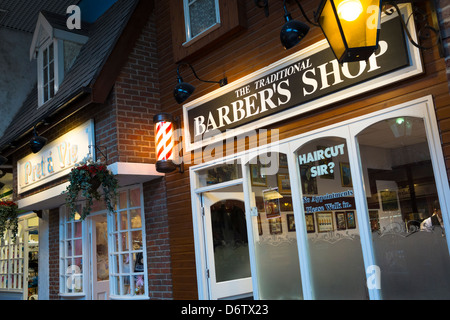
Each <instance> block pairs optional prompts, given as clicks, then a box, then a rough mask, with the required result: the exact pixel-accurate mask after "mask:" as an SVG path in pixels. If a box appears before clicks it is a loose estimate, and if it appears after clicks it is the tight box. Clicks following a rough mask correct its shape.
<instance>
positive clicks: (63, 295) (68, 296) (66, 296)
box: [59, 292, 86, 298]
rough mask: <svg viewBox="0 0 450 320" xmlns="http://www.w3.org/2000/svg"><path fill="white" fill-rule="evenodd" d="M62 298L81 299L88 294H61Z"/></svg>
mask: <svg viewBox="0 0 450 320" xmlns="http://www.w3.org/2000/svg"><path fill="white" fill-rule="evenodd" d="M59 296H60V297H63V298H80V297H85V296H86V294H85V293H82V292H80V293H59Z"/></svg>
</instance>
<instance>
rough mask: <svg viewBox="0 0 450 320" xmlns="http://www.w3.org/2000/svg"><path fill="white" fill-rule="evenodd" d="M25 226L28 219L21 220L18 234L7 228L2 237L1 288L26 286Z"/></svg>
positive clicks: (0, 259) (0, 253) (0, 248)
mask: <svg viewBox="0 0 450 320" xmlns="http://www.w3.org/2000/svg"><path fill="white" fill-rule="evenodd" d="M24 224H25V225H24ZM24 227H25V228H26V220H25V221H24V220H22V221H20V222H19V225H18V233H17V235H13V234H12V233H11V230H6V231H5V234H4V235H3V237H2V238H1V242H0V289H22V288H23V287H24V286H23V268H24ZM14 238H15V241H14Z"/></svg>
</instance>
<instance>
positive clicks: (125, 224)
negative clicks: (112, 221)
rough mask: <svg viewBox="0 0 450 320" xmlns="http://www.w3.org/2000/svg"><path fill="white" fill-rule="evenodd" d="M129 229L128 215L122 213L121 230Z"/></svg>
mask: <svg viewBox="0 0 450 320" xmlns="http://www.w3.org/2000/svg"><path fill="white" fill-rule="evenodd" d="M127 229H128V214H127V212H126V211H122V212H120V230H127Z"/></svg>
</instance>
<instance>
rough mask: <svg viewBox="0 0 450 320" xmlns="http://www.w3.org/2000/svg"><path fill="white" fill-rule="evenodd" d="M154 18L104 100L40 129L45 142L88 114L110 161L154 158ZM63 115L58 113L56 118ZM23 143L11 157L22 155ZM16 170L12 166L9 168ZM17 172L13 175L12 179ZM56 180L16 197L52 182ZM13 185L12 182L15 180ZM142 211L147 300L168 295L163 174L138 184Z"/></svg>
mask: <svg viewBox="0 0 450 320" xmlns="http://www.w3.org/2000/svg"><path fill="white" fill-rule="evenodd" d="M155 33H156V30H155V25H154V18H153V16H151V17H150V18H149V20H148V23H147V24H146V26H145V28H144V29H143V30H142V32H141V34H140V36H139V38H138V40H137V42H136V43H135V45H134V47H133V49H132V51H131V53H130V55H129V56H128V58H127V61H126V63H125V64H124V65H123V66H122V67H121V72H120V75H119V77H118V78H117V81H116V82H115V85H114V87H113V89H112V91H111V93H110V95H109V96H108V98H107V101H106V102H105V103H104V104H90V105H88V106H86V107H85V108H84V109H82V111H79V112H76V113H74V114H70V115H69V116H68V117H67V118H65V119H64V120H62V121H61V122H60V123H58V124H57V125H56V126H54V127H49V128H46V130H45V131H44V129H45V128H44V127H42V128H44V129H42V133H40V134H42V135H44V136H45V137H46V138H48V140H49V141H52V140H54V139H56V138H57V137H59V136H61V135H63V134H64V133H66V132H68V131H70V130H72V129H73V128H75V127H77V126H79V125H80V124H82V123H84V122H85V121H87V120H89V119H94V123H95V140H96V145H97V146H98V147H99V148H100V150H101V151H102V152H103V153H104V154H106V155H107V157H108V164H111V163H115V162H127V163H151V162H154V158H155V155H154V133H153V131H154V130H153V116H154V115H155V114H156V113H157V112H158V111H159V110H158V108H159V94H158V92H159V87H158V77H157V76H158V74H157V56H156V44H155ZM66 116H67V115H63V116H61V118H64V117H66ZM28 152H29V151H28V149H27V148H24V149H23V150H21V152H20V153H17V154H16V155H15V157H16V159H20V158H21V157H23V156H26V155H27V153H28ZM14 170H15V171H16V169H14ZM16 176H17V172H15V178H16V179H17V177H16ZM64 180H65V179H64V178H63V179H59V180H57V181H54V182H52V183H50V184H48V185H45V186H44V187H41V188H38V189H37V190H33V191H31V192H29V193H27V194H25V195H21V197H25V196H29V195H32V194H36V193H38V192H41V191H43V190H45V189H48V188H51V187H54V186H55V185H57V184H59V183H61V182H63V181H64ZM15 185H16V184H15ZM143 193H144V211H145V212H144V215H145V233H146V239H145V242H146V249H147V266H148V279H149V283H148V287H149V296H150V298H151V299H171V298H172V297H173V294H172V277H171V261H170V246H169V231H168V219H167V208H166V188H165V178H158V179H156V180H152V181H150V182H147V183H145V184H144V185H143ZM49 298H50V299H59V298H60V297H59V208H55V209H52V210H50V212H49Z"/></svg>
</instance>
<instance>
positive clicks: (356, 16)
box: [318, 0, 381, 63]
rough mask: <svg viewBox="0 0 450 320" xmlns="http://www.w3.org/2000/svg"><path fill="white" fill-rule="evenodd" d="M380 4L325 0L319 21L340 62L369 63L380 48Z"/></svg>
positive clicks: (367, 0)
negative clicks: (359, 61) (371, 56)
mask: <svg viewBox="0 0 450 320" xmlns="http://www.w3.org/2000/svg"><path fill="white" fill-rule="evenodd" d="M380 16H381V1H379V0H325V1H323V2H322V4H321V6H320V7H319V16H318V22H319V24H320V26H321V28H322V30H323V32H324V34H325V36H326V37H327V40H328V42H329V43H330V46H331V48H332V50H333V52H334V54H335V55H336V58H337V59H338V60H339V62H341V63H343V62H349V61H358V60H366V59H368V58H369V57H370V55H371V54H372V53H373V52H374V51H375V50H376V49H377V47H378V36H379V30H380Z"/></svg>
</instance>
